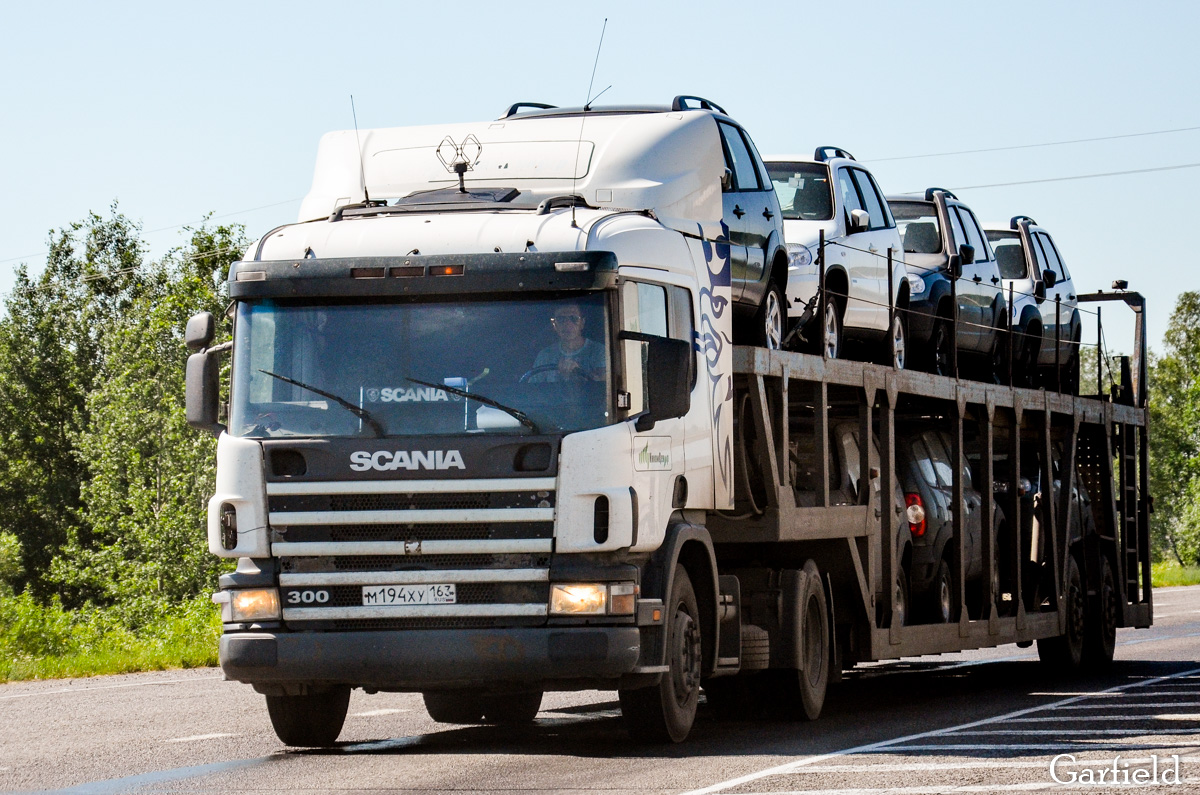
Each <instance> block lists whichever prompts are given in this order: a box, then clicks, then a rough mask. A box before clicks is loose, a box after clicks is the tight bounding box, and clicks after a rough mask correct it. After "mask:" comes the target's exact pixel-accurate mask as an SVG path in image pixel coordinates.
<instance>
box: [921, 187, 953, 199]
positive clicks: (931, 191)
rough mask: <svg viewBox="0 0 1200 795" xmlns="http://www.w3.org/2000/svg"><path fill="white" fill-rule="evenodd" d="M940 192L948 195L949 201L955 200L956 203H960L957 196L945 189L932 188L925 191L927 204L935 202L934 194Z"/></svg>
mask: <svg viewBox="0 0 1200 795" xmlns="http://www.w3.org/2000/svg"><path fill="white" fill-rule="evenodd" d="M939 190H940V191H941V192H942V193H944V194H946V198H947V199H954V200H955V201H958V197H957V196H955V195H954V194H953V193H951V192H950V191H948V190H946V189H945V188H930V189H929V190H927V191H925V201H927V202H931V201H933V194H934V193H935V192H937V191H939Z"/></svg>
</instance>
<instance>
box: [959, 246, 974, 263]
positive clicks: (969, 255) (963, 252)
mask: <svg viewBox="0 0 1200 795" xmlns="http://www.w3.org/2000/svg"><path fill="white" fill-rule="evenodd" d="M958 253H959V256H960V257H962V264H963V265H971V264H973V263H974V262H975V247H974V246H969V245H967V244H966V243H963V244H962V245H961V246H959V247H958Z"/></svg>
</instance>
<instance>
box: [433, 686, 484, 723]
mask: <svg viewBox="0 0 1200 795" xmlns="http://www.w3.org/2000/svg"><path fill="white" fill-rule="evenodd" d="M422 696H423V697H424V699H425V711H426V712H428V713H429V717H431V718H433V719H434V720H435V721H437V722H438V723H482V722H483V695H482V694H481V693H478V692H476V691H470V690H456V691H453V692H444V691H431V692H427V693H423V694H422Z"/></svg>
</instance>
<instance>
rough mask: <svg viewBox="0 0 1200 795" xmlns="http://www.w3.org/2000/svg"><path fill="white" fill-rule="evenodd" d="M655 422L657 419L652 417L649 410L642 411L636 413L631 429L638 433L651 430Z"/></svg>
mask: <svg viewBox="0 0 1200 795" xmlns="http://www.w3.org/2000/svg"><path fill="white" fill-rule="evenodd" d="M656 422H657V421H656V420H655V419H654V415H653V414H651V413H650V412H649V411H643V412H642V413H641V414H639V415H637V418H636V419H635V420H634V421H633V429H634V430H635V431H637V432H638V433H645V432H646V431H652V430H654V426H655V424H656Z"/></svg>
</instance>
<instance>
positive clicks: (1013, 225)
mask: <svg viewBox="0 0 1200 795" xmlns="http://www.w3.org/2000/svg"><path fill="white" fill-rule="evenodd" d="M1022 221H1028V222H1029V225H1030V226H1037V225H1038V222H1037V221H1035V220H1033V219H1032V218H1030V217H1029V216H1028V215H1014V216H1013V217H1012V220H1011V221H1009V222H1008V228H1009V229H1017V228H1019V224H1020V223H1021V222H1022Z"/></svg>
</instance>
